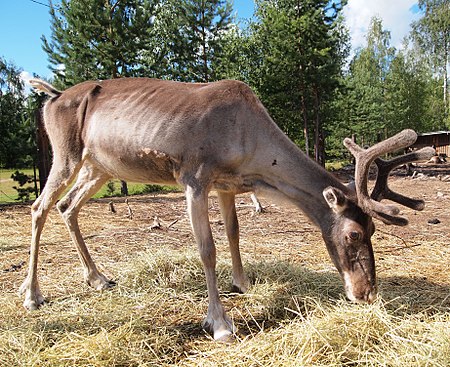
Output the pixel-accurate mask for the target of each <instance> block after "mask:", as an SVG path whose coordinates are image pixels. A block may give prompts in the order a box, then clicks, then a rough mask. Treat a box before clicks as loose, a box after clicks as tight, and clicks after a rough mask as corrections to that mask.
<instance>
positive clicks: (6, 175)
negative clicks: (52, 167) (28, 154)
mask: <svg viewBox="0 0 450 367" xmlns="http://www.w3.org/2000/svg"><path fill="white" fill-rule="evenodd" d="M15 171H16V169H3V168H1V169H0V204H5V203H17V202H18V200H17V198H18V193H17V190H16V189H14V187H13V186H18V183H17V182H14V181H13V180H12V179H11V175H12V174H13V173H14V172H15ZM19 171H20V172H23V173H25V174H27V175H29V176H33V170H32V169H31V168H27V169H20V170H19ZM111 181H112V182H113V183H114V190H108V184H105V185H103V186H102V188H101V189H100V190H99V191H98V192H97V193H96V194H95V195H94V196H93V198H95V199H98V198H104V197H114V196H120V181H119V180H111ZM26 186H31V187H32V186H33V184H29V185H26ZM68 190H69V189H67V190H66V192H67V191H68ZM175 190H177V188H176V187H172V186H157V185H146V184H142V183H135V182H128V194H129V195H141V194H148V193H151V192H157V191H175ZM30 199H31V200H34V199H36V197H35V196H34V194H32V195H31V197H30Z"/></svg>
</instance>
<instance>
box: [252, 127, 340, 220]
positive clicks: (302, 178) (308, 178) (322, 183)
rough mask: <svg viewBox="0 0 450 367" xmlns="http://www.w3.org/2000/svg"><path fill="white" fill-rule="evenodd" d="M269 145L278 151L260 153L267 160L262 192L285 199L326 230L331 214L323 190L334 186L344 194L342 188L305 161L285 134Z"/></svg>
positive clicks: (305, 157) (330, 176) (317, 167)
mask: <svg viewBox="0 0 450 367" xmlns="http://www.w3.org/2000/svg"><path fill="white" fill-rule="evenodd" d="M272 146H277V147H278V148H277V149H275V150H270V152H269V153H262V154H261V156H263V157H264V159H265V160H266V162H265V164H264V166H265V170H264V173H263V184H262V185H261V191H262V192H264V191H266V192H268V194H269V195H271V196H281V197H282V198H285V199H287V200H288V201H289V202H291V203H293V204H294V205H296V206H297V207H299V208H300V209H301V210H302V211H303V212H304V213H305V214H306V215H307V216H308V217H309V218H310V219H311V220H312V221H313V222H314V223H315V224H316V225H317V226H318V227H320V228H322V229H325V228H329V227H330V223H331V221H332V211H331V209H330V207H329V206H328V204H327V203H326V201H325V199H324V197H323V190H324V189H325V188H326V187H328V186H333V187H337V188H339V189H341V190H343V191H344V192H346V191H347V188H346V187H345V185H343V184H342V183H341V182H340V181H339V180H338V179H337V178H336V177H334V176H333V175H332V174H330V173H329V172H327V171H326V170H325V169H324V168H323V167H321V166H320V165H319V164H317V163H316V162H315V161H313V160H312V159H310V158H308V157H307V156H306V155H305V154H304V153H303V152H302V151H301V150H300V149H298V147H296V146H295V144H294V143H292V142H291V141H290V140H289V139H288V138H287V137H285V136H284V135H283V136H282V137H280V141H279V142H278V143H277V144H273V145H272ZM264 186H265V187H264ZM257 191H258V190H257ZM280 194H281V195H280Z"/></svg>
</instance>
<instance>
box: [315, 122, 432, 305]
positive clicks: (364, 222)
mask: <svg viewBox="0 0 450 367" xmlns="http://www.w3.org/2000/svg"><path fill="white" fill-rule="evenodd" d="M416 139H417V135H416V133H415V132H414V131H413V130H403V131H402V132H400V133H398V134H397V135H395V136H393V137H391V138H389V139H387V140H384V141H382V142H380V143H378V144H375V145H374V146H372V147H370V148H368V149H363V148H361V147H359V146H358V145H357V144H355V143H354V142H353V141H352V140H350V139H345V140H344V145H345V146H346V147H347V149H348V150H350V152H351V153H352V154H353V155H354V157H355V159H356V166H355V187H354V191H353V190H351V189H348V190H346V191H345V192H344V191H343V190H340V189H338V188H335V187H327V188H326V189H325V190H324V191H323V195H324V198H325V200H326V202H327V203H328V205H329V206H330V208H331V209H332V211H333V225H332V226H330V230H329V231H328V232H324V233H323V237H324V240H325V243H326V245H327V249H328V251H329V253H330V256H331V258H332V259H333V262H334V264H335V266H336V268H337V269H338V271H339V273H340V274H341V276H342V278H343V280H344V283H345V290H346V294H347V297H348V298H349V299H350V300H351V301H355V302H369V303H371V302H373V301H374V300H375V298H376V293H377V287H376V275H375V261H374V256H373V249H372V242H371V237H372V235H373V233H374V231H375V226H374V224H373V221H372V218H376V219H379V220H381V221H382V222H384V223H386V224H394V225H400V226H404V225H406V224H408V221H407V219H406V218H403V217H401V216H399V213H400V210H399V209H398V207H397V206H395V205H390V204H384V203H381V202H380V201H381V200H382V199H389V200H391V201H394V202H397V203H399V204H401V205H404V206H406V207H409V208H411V209H414V210H422V209H423V208H424V202H423V201H422V200H416V199H411V198H408V197H405V196H403V195H401V194H398V193H395V192H393V191H392V190H390V189H389V187H388V184H387V179H388V177H389V173H390V172H391V171H392V169H394V168H395V167H397V166H399V165H402V164H405V163H409V162H414V161H418V160H426V159H429V157H430V156H433V155H434V149H433V148H431V147H427V148H423V149H421V150H419V151H415V152H411V153H408V154H405V155H402V156H398V157H396V158H393V159H391V160H388V161H385V160H383V159H381V158H379V157H380V156H381V155H384V154H386V153H389V152H395V151H397V150H399V149H402V148H406V147H408V146H410V145H411V144H413V143H414V142H415V140H416ZM373 162H375V164H376V165H377V168H378V174H377V180H376V183H375V187H374V189H373V190H372V193H371V194H370V195H369V193H368V188H367V184H368V175H369V168H370V165H371V164H372V163H373Z"/></svg>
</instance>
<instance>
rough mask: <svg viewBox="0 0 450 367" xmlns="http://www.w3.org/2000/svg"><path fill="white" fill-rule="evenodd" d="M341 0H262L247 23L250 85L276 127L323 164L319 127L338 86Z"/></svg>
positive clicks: (341, 48) (341, 55)
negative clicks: (252, 49)
mask: <svg viewBox="0 0 450 367" xmlns="http://www.w3.org/2000/svg"><path fill="white" fill-rule="evenodd" d="M344 5H345V2H344V1H342V2H329V1H326V0H308V1H299V0H278V1H270V0H261V1H258V2H257V9H256V16H257V18H258V20H257V21H256V22H254V23H253V24H252V25H251V28H252V33H253V34H252V37H253V40H254V42H255V43H257V44H258V46H259V48H260V50H261V51H260V52H259V53H258V60H256V64H257V65H258V67H257V68H256V70H255V71H256V72H258V75H257V76H256V77H253V79H254V81H255V84H253V85H252V86H253V87H254V88H255V89H256V90H257V91H258V94H259V95H260V97H261V99H262V100H263V103H264V104H265V105H266V106H267V107H268V109H269V110H270V112H271V115H272V116H273V117H274V119H275V121H276V122H277V123H278V124H279V125H280V127H281V128H282V129H283V130H284V131H285V132H286V133H287V134H288V135H289V136H290V137H291V138H292V139H293V140H294V141H296V142H297V143H303V144H304V147H305V151H306V153H307V154H309V153H310V147H309V139H310V137H311V136H310V135H311V134H310V129H311V127H312V131H313V134H312V135H313V136H314V141H315V157H316V159H317V160H318V161H319V162H320V163H322V164H324V153H323V139H324V137H323V131H322V130H323V125H324V124H325V122H326V121H327V118H328V116H327V109H328V107H327V105H328V103H329V102H330V101H331V99H332V96H333V94H334V93H335V91H336V88H338V79H339V75H340V72H341V66H342V64H343V62H344V60H345V56H346V52H347V48H346V47H345V46H344V45H345V42H346V40H348V36H347V33H346V31H345V28H343V27H342V26H341V25H342V18H341V17H340V12H341V10H342V7H343V6H344Z"/></svg>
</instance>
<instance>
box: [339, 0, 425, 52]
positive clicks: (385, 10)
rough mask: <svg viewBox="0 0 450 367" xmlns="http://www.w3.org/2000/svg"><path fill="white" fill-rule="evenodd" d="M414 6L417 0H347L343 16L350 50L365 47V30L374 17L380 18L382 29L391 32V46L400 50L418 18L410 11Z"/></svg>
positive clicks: (417, 15)
mask: <svg viewBox="0 0 450 367" xmlns="http://www.w3.org/2000/svg"><path fill="white" fill-rule="evenodd" d="M416 4H417V0H376V1H367V0H349V1H348V4H347V6H346V7H345V8H344V15H345V18H346V23H347V26H348V28H349V30H350V36H351V43H352V49H353V50H354V49H356V48H358V47H363V46H365V44H366V34H367V29H368V27H369V24H370V20H371V19H372V17H374V16H377V17H379V18H381V19H382V22H383V28H384V29H385V30H388V31H390V32H391V46H394V47H395V48H397V49H399V48H401V45H402V40H403V38H404V37H405V36H406V35H407V34H408V33H409V31H410V29H411V28H410V25H411V23H412V22H413V21H414V20H417V19H418V18H419V16H420V14H417V13H415V12H414V11H413V10H412V8H413V7H414V6H415V5H416Z"/></svg>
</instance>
